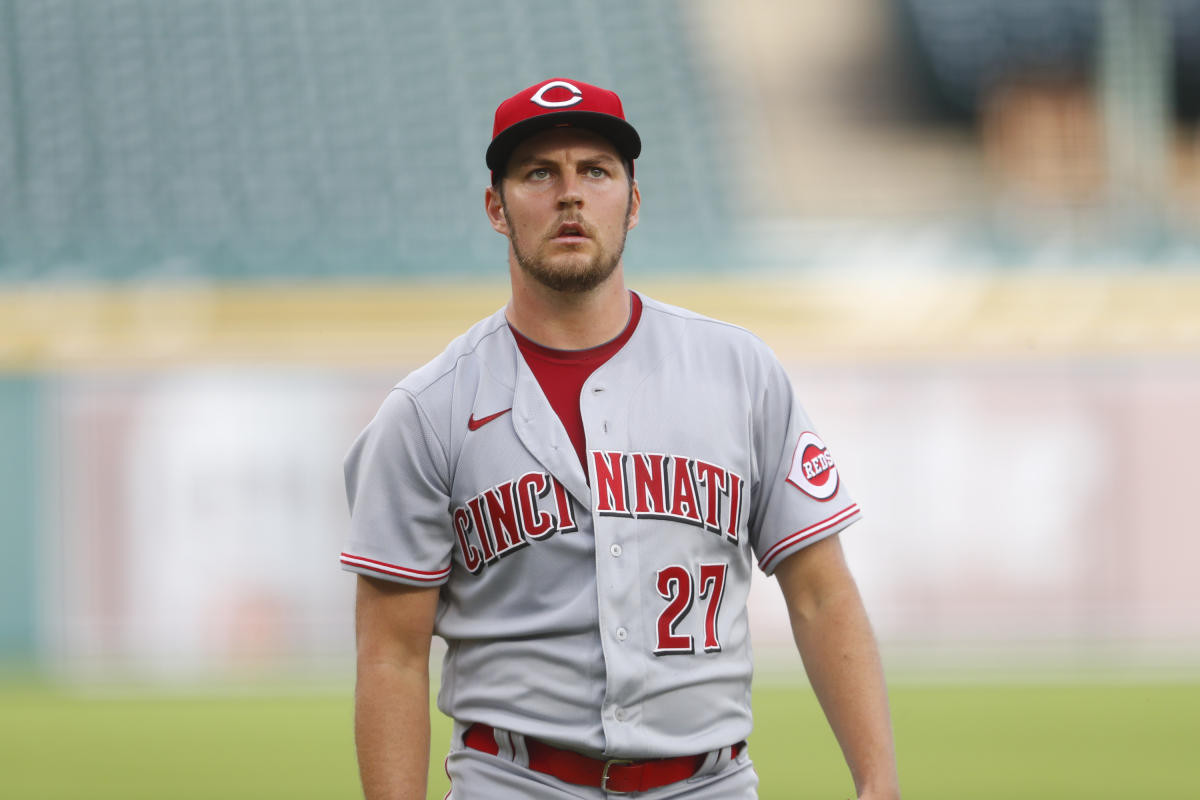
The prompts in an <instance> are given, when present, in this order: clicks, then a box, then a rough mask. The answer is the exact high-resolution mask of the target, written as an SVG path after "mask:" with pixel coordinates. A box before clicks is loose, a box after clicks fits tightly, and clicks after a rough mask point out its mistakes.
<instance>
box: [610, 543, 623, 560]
mask: <svg viewBox="0 0 1200 800" xmlns="http://www.w3.org/2000/svg"><path fill="white" fill-rule="evenodd" d="M608 552H610V553H612V554H613V558H619V557H620V555H621V552H622V551H621V545H619V544H614V545H613V546H612V547H610V548H608Z"/></svg>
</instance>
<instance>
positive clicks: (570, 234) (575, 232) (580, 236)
mask: <svg viewBox="0 0 1200 800" xmlns="http://www.w3.org/2000/svg"><path fill="white" fill-rule="evenodd" d="M554 238H555V240H559V241H564V242H574V241H583V240H585V239H588V238H591V237H589V236H588V234H587V230H586V229H585V228H584V226H583V223H582V222H564V223H562V224H561V225H559V226H558V230H557V231H555V233H554Z"/></svg>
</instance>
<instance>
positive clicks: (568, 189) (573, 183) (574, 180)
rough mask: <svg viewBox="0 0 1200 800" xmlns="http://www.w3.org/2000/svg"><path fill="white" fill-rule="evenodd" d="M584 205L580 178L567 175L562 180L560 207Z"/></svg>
mask: <svg viewBox="0 0 1200 800" xmlns="http://www.w3.org/2000/svg"><path fill="white" fill-rule="evenodd" d="M582 203H583V193H582V192H581V191H580V190H579V176H578V175H573V174H570V173H568V174H566V175H564V176H563V179H562V188H561V189H560V191H559V194H558V205H559V206H560V207H564V208H565V207H567V206H577V205H580V204H582Z"/></svg>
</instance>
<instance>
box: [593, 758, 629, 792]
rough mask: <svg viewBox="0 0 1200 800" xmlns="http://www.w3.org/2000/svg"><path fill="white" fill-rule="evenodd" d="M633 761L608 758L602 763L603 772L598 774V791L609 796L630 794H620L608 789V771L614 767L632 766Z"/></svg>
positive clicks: (615, 790)
mask: <svg viewBox="0 0 1200 800" xmlns="http://www.w3.org/2000/svg"><path fill="white" fill-rule="evenodd" d="M632 763H633V760H632V759H628V758H610V759H609V760H608V761H605V762H604V771H603V772H601V773H600V791H602V792H608V793H609V794H630V792H622V791H620V790H618V789H610V788H608V771H609V769H611V768H612V767H614V766H619V765H623V764H632Z"/></svg>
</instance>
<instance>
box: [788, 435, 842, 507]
mask: <svg viewBox="0 0 1200 800" xmlns="http://www.w3.org/2000/svg"><path fill="white" fill-rule="evenodd" d="M787 482H788V483H790V484H792V485H793V486H795V487H796V488H797V489H799V490H800V491H802V492H804V493H805V494H806V495H808V496H809V497H811V498H813V499H814V500H828V499H829V498H831V497H833V496H834V495H835V494H837V490H838V471H837V465H836V464H834V463H833V456H831V455H830V454H829V448H827V447H826V446H825V443H824V442H823V441H821V437H820V436H817V435H816V434H815V433H813V432H812V431H805V432H804V433H802V434H800V441H798V442H796V452H795V453H793V454H792V468H791V470H790V471H789V472H788V476H787Z"/></svg>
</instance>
